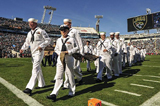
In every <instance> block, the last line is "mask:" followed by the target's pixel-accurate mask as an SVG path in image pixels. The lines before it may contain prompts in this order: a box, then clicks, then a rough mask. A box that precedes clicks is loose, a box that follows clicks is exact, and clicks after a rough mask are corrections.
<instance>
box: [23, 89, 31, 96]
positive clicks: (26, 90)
mask: <svg viewBox="0 0 160 106" xmlns="http://www.w3.org/2000/svg"><path fill="white" fill-rule="evenodd" d="M23 92H24V93H27V94H29V95H31V94H32V90H31V89H29V88H26V89H25V90H24V91H23Z"/></svg>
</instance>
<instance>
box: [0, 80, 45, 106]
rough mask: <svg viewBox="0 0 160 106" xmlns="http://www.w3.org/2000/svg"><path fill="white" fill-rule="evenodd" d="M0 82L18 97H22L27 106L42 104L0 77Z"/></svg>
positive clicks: (39, 105)
mask: <svg viewBox="0 0 160 106" xmlns="http://www.w3.org/2000/svg"><path fill="white" fill-rule="evenodd" d="M0 83H2V84H3V85H4V86H5V87H6V88H8V89H9V90H10V91H11V92H13V93H14V94H15V95H16V96H17V97H18V98H20V99H22V100H23V101H24V102H25V103H26V104H27V105H29V106H43V105H42V104H40V103H39V102H38V101H36V100H35V99H33V98H32V97H30V96H28V95H27V94H25V93H23V92H22V91H21V90H20V89H18V88H17V87H15V86H14V85H12V84H10V83H9V82H8V81H6V80H5V79H3V78H1V77H0Z"/></svg>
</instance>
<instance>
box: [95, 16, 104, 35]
mask: <svg viewBox="0 0 160 106" xmlns="http://www.w3.org/2000/svg"><path fill="white" fill-rule="evenodd" d="M95 18H97V22H96V31H97V32H99V23H100V20H99V19H100V18H103V15H95Z"/></svg>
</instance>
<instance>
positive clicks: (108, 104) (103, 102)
mask: <svg viewBox="0 0 160 106" xmlns="http://www.w3.org/2000/svg"><path fill="white" fill-rule="evenodd" d="M89 99H93V98H89ZM96 99H97V98H96ZM98 100H100V99H98ZM100 101H101V103H102V104H104V105H107V106H118V105H115V104H112V103H109V102H106V101H103V100H100Z"/></svg>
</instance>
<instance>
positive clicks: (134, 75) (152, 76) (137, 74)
mask: <svg viewBox="0 0 160 106" xmlns="http://www.w3.org/2000/svg"><path fill="white" fill-rule="evenodd" d="M134 76H146V77H154V78H160V76H153V75H139V74H134Z"/></svg>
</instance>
